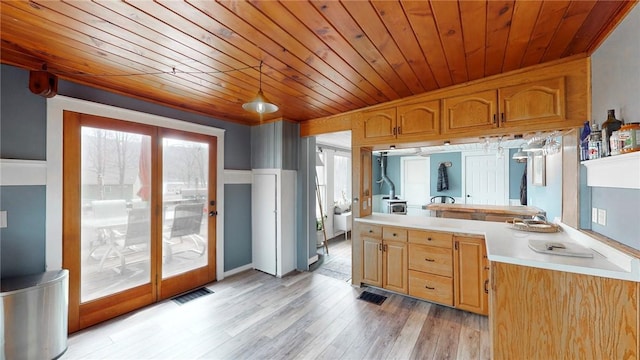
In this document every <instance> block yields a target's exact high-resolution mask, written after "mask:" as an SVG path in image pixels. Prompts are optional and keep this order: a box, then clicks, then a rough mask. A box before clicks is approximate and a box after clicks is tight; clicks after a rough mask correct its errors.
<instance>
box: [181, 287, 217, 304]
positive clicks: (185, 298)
mask: <svg viewBox="0 0 640 360" xmlns="http://www.w3.org/2000/svg"><path fill="white" fill-rule="evenodd" d="M209 294H213V291H211V290H209V289H207V288H205V287H201V288H199V289H195V290H192V291H189V292H188V293H185V294H182V295H178V296H176V297H174V298H173V299H171V300H173V301H175V302H177V303H178V304H180V305H182V304H184V303H187V302H189V301H191V300H194V299H197V298H199V297H201V296H205V295H209Z"/></svg>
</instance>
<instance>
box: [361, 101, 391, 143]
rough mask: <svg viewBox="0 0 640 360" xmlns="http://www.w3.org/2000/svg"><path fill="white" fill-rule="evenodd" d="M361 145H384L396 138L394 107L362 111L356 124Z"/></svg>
mask: <svg viewBox="0 0 640 360" xmlns="http://www.w3.org/2000/svg"><path fill="white" fill-rule="evenodd" d="M357 125H358V126H357V127H356V128H357V130H356V129H354V130H356V132H357V133H358V135H359V137H360V140H361V141H360V143H361V144H375V143H380V142H382V143H384V142H387V141H389V140H394V139H395V138H396V131H397V130H396V107H395V106H394V107H390V108H385V109H376V110H371V111H363V112H362V118H361V119H360V121H358V122H357ZM358 130H359V131H358Z"/></svg>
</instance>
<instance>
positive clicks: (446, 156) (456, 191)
mask: <svg viewBox="0 0 640 360" xmlns="http://www.w3.org/2000/svg"><path fill="white" fill-rule="evenodd" d="M430 158H431V165H430V167H431V195H432V196H437V195H447V196H452V197H461V196H462V153H461V152H450V153H442V154H431V156H430ZM448 161H449V162H451V167H448V168H447V179H448V180H449V190H443V191H438V190H437V189H438V167H439V166H440V163H444V162H448Z"/></svg>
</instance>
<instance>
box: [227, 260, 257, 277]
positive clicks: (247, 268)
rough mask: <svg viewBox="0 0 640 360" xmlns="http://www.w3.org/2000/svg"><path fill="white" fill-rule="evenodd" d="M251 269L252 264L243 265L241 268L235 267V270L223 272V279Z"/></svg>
mask: <svg viewBox="0 0 640 360" xmlns="http://www.w3.org/2000/svg"><path fill="white" fill-rule="evenodd" d="M251 269H253V263H251V264H247V265H243V266H240V267H237V268H235V269H231V270H229V271H225V272H224V277H227V276H231V275H235V274H238V273H241V272H243V271H247V270H251Z"/></svg>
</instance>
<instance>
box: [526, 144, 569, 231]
mask: <svg viewBox="0 0 640 360" xmlns="http://www.w3.org/2000/svg"><path fill="white" fill-rule="evenodd" d="M559 140H560V139H559ZM545 161H546V185H545V186H533V184H532V183H531V174H532V171H531V167H530V165H529V168H528V170H527V205H529V206H535V207H538V208H540V209H542V210H544V211H546V213H547V219H548V220H549V221H553V219H555V218H556V217H558V218H561V217H562V154H555V155H549V156H545ZM576 206H577V205H576Z"/></svg>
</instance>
